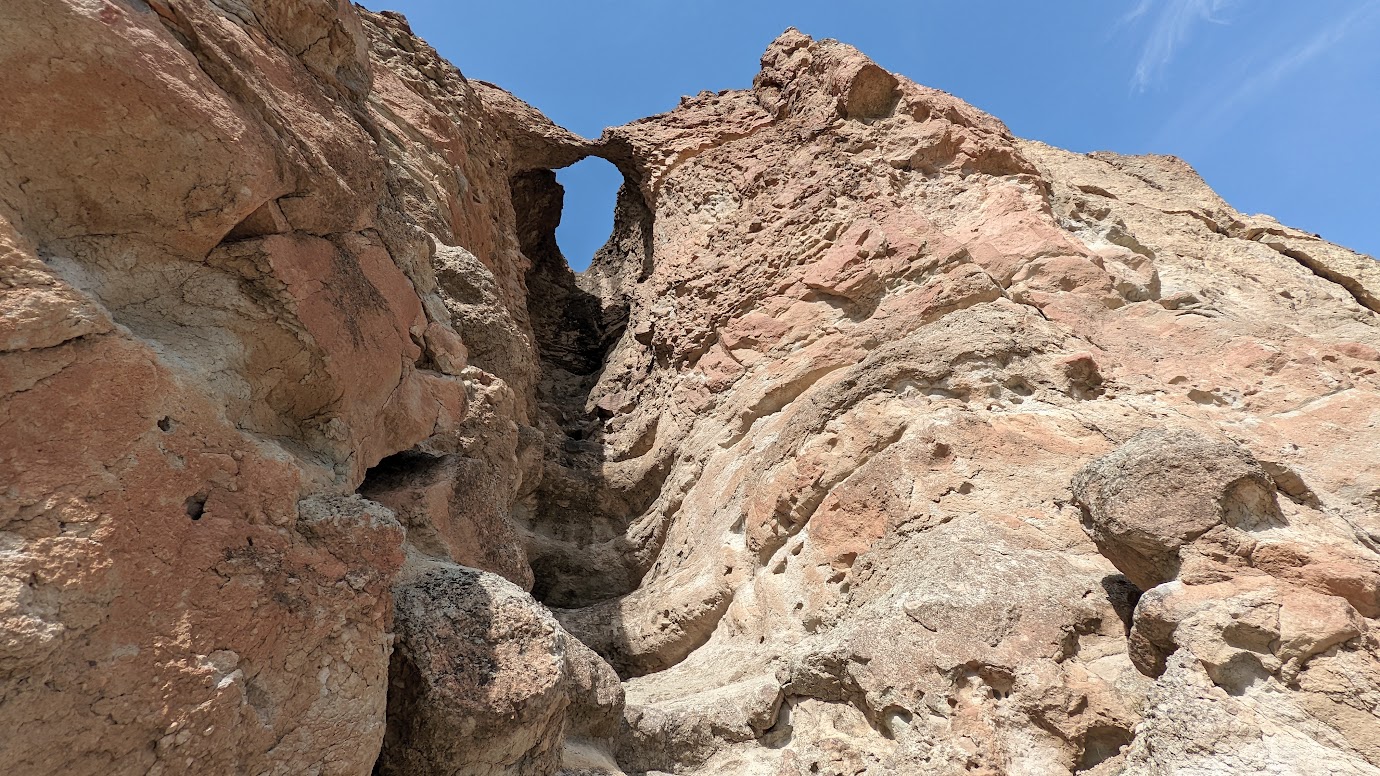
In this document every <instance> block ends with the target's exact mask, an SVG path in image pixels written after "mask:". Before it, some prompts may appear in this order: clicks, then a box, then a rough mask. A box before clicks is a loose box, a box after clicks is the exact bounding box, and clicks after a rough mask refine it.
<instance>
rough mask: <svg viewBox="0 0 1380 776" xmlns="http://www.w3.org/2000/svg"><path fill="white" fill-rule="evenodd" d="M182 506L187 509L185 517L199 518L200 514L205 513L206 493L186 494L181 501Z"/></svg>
mask: <svg viewBox="0 0 1380 776" xmlns="http://www.w3.org/2000/svg"><path fill="white" fill-rule="evenodd" d="M183 507H185V508H186V510H187V517H190V518H191V519H193V520H200V519H201V516H202V515H204V514H206V494H205V493H197V494H196V495H193V496H188V497H187V500H186V502H184V503H183Z"/></svg>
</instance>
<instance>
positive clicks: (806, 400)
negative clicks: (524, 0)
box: [0, 0, 1380, 776]
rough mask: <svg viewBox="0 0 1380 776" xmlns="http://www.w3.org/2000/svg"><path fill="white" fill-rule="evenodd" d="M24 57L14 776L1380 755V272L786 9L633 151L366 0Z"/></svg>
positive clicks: (122, 5) (8, 421) (8, 461)
mask: <svg viewBox="0 0 1380 776" xmlns="http://www.w3.org/2000/svg"><path fill="white" fill-rule="evenodd" d="M0 66H3V67H4V70H5V72H7V73H10V74H11V83H10V84H9V85H8V86H9V88H7V89H6V90H5V93H4V96H3V97H0V395H3V399H0V428H3V430H4V433H3V436H2V437H0V621H3V623H4V638H3V639H0V726H3V728H4V730H6V731H7V734H6V735H5V736H0V758H3V760H4V761H5V762H6V763H7V767H8V768H9V769H10V770H11V771H12V772H15V773H18V774H25V775H26V776H27V775H28V774H97V773H99V774H109V773H121V774H123V773H131V774H132V773H185V772H197V773H265V774H270V773H271V774H298V773H314V774H322V775H324V774H368V773H371V772H373V773H380V774H394V773H396V774H403V773H406V774H431V773H435V774H554V773H565V774H569V775H571V776H574V775H575V774H618V773H626V774H643V773H674V774H713V773H733V774H763V775H764V776H788V775H792V774H858V773H871V774H892V773H933V774H960V773H962V774H972V773H988V774H1058V773H1067V774H1073V773H1088V774H1097V775H1098V776H1107V775H1108V774H1117V773H1126V774H1140V773H1156V774H1160V773H1163V774H1205V773H1221V774H1236V773H1255V772H1282V773H1302V774H1313V773H1316V774H1337V773H1348V774H1369V773H1380V745H1377V741H1380V716H1377V714H1378V712H1377V708H1380V706H1378V705H1377V704H1380V651H1378V650H1380V647H1378V646H1377V642H1376V639H1375V635H1374V632H1373V630H1372V628H1373V627H1374V625H1375V623H1376V618H1377V617H1380V554H1377V551H1378V550H1380V546H1378V545H1377V543H1378V542H1380V445H1376V444H1375V443H1374V441H1373V437H1374V434H1375V432H1376V430H1377V428H1376V426H1377V422H1380V375H1377V370H1380V365H1378V364H1380V273H1377V270H1376V268H1375V264H1374V262H1373V260H1372V259H1370V258H1369V257H1364V256H1359V255H1357V254H1353V253H1351V252H1349V251H1346V250H1345V249H1343V248H1340V247H1338V246H1335V245H1331V244H1328V243H1326V242H1324V241H1322V240H1320V239H1318V238H1316V237H1314V236H1311V235H1307V234H1305V233H1302V232H1299V231H1296V230H1293V229H1290V228H1287V227H1284V226H1281V225H1280V224H1278V223H1276V222H1275V221H1273V220H1272V219H1269V218H1267V217H1263V216H1246V215H1243V214H1241V213H1238V212H1236V211H1235V210H1233V209H1232V208H1231V207H1230V206H1228V205H1227V204H1226V203H1224V202H1223V201H1222V200H1221V199H1219V198H1218V197H1217V196H1216V195H1214V194H1213V193H1212V191H1211V190H1210V189H1209V188H1208V187H1207V186H1206V184H1204V183H1203V181H1202V180H1201V179H1199V178H1198V176H1197V175H1196V174H1195V173H1193V171H1192V170H1191V169H1190V168H1188V167H1187V166H1186V165H1185V164H1184V163H1182V162H1180V161H1179V160H1177V159H1173V158H1169V157H1122V156H1117V155H1114V154H1103V153H1098V154H1091V155H1077V154H1072V153H1069V152H1066V151H1061V150H1058V149H1054V148H1050V147H1048V146H1045V145H1042V144H1039V143H1034V142H1029V141H1023V140H1020V139H1017V138H1015V137H1013V136H1012V135H1011V134H1010V132H1009V131H1008V130H1007V129H1006V127H1005V126H1003V125H1002V124H1001V123H1000V122H999V121H998V120H996V119H994V118H992V117H991V116H987V115H985V114H983V113H981V112H980V111H977V110H975V109H974V108H972V107H971V106H968V105H966V104H965V103H963V102H961V101H959V100H958V99H956V98H954V97H951V96H949V95H947V94H944V93H942V92H938V91H935V90H932V89H927V88H925V87H921V86H918V85H916V84H913V83H911V82H909V81H907V80H905V79H903V78H900V77H898V76H895V75H892V74H890V73H887V72H886V71H884V70H882V69H881V68H879V67H878V66H877V65H875V64H874V63H872V62H871V61H869V60H868V59H867V58H866V57H865V56H863V55H862V54H860V53H859V52H857V51H855V50H853V49H851V48H849V47H847V46H845V45H842V44H839V43H836V42H833V41H816V40H812V39H810V38H808V37H806V36H805V35H802V34H800V33H798V32H795V31H793V30H792V31H788V32H787V33H785V34H784V35H782V36H781V37H780V38H779V39H778V40H776V41H775V42H774V43H772V45H771V46H770V47H769V48H768V50H767V52H766V54H765V55H764V56H763V59H762V70H761V73H760V74H759V75H758V77H757V78H756V80H755V82H754V84H753V87H752V88H751V89H747V90H742V91H728V92H722V93H718V94H713V93H703V94H700V95H698V96H696V97H689V98H686V99H684V100H683V101H682V103H681V105H680V106H679V107H677V108H676V109H675V110H674V111H671V112H669V113H667V114H663V115H660V116H654V117H651V118H648V119H644V120H641V121H637V122H634V123H632V124H629V125H626V126H623V127H618V128H614V129H611V130H608V131H607V132H606V133H605V134H604V135H603V137H601V138H600V139H599V140H597V141H589V140H585V139H582V138H579V137H577V136H575V135H573V134H570V133H568V132H566V131H564V130H562V129H560V128H559V127H556V126H554V125H553V124H551V123H550V122H549V121H547V120H546V119H545V118H544V117H542V116H541V115H540V114H539V113H537V112H536V111H535V110H533V109H532V108H530V107H528V106H526V105H524V104H522V103H521V102H519V101H518V100H516V99H515V98H513V97H512V96H511V95H508V94H507V93H505V92H503V91H502V90H500V89H498V88H497V87H494V86H491V85H488V84H484V83H480V82H472V81H467V80H466V79H464V78H463V76H461V75H460V74H459V72H458V71H456V70H455V69H454V68H453V67H451V66H450V65H449V64H447V63H445V62H444V61H443V60H441V59H440V58H439V57H438V56H437V55H436V53H435V52H434V51H433V50H431V49H430V48H429V47H427V46H426V44H424V43H423V42H421V41H420V40H418V39H417V38H415V37H414V36H413V35H412V33H411V31H410V30H409V29H408V27H407V25H406V23H405V22H404V21H403V20H402V18H401V17H399V16H397V15H393V14H372V13H369V12H367V11H364V10H361V9H358V8H356V7H352V6H349V5H348V4H346V3H344V2H337V1H336V0H235V1H233V2H232V1H231V0H148V2H127V1H126V0H94V1H89V0H81V1H78V0H61V1H59V2H51V1H50V2H39V0H17V1H14V2H10V3H7V4H5V5H4V7H3V8H2V9H0ZM589 155H598V156H601V157H603V158H605V159H608V160H609V161H611V162H613V163H614V164H615V165H617V166H618V168H619V169H620V170H621V171H622V172H623V174H624V176H625V179H626V183H625V185H624V187H623V189H622V191H621V192H620V195H619V201H618V204H617V207H616V212H615V226H614V233H613V235H612V236H611V239H610V241H609V243H608V244H607V245H606V246H605V248H604V249H603V250H602V251H601V252H600V253H599V255H598V256H597V257H596V259H595V263H594V265H593V266H592V268H591V269H590V270H589V271H588V272H585V273H583V274H581V275H578V276H577V275H575V274H574V273H572V272H571V271H570V270H569V268H568V267H567V266H566V263H565V261H564V259H563V257H562V256H561V253H560V249H559V246H558V245H557V244H556V242H555V234H554V233H555V227H556V225H557V224H558V223H559V218H560V206H561V200H562V192H561V189H560V186H559V184H557V183H556V181H555V178H554V175H553V174H552V170H554V169H556V168H559V167H562V166H565V165H568V164H571V163H573V162H574V161H576V160H578V159H580V158H583V157H585V156H589ZM620 678H621V681H620Z"/></svg>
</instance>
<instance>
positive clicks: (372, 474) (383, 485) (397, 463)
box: [359, 450, 442, 498]
mask: <svg viewBox="0 0 1380 776" xmlns="http://www.w3.org/2000/svg"><path fill="white" fill-rule="evenodd" d="M441 462H442V456H439V455H432V454H430V453H424V452H421V451H420V450H404V451H402V452H401V453H394V454H392V455H390V456H388V457H386V458H384V459H383V460H381V461H379V462H378V463H376V464H374V465H373V466H371V467H369V470H368V471H366V472H365V473H364V481H363V482H361V483H360V484H359V493H360V494H361V495H363V496H364V497H366V498H367V497H368V496H369V494H370V493H371V492H378V491H380V490H388V489H389V488H393V487H397V486H398V485H400V484H402V483H404V482H406V481H407V480H409V479H411V478H412V477H414V476H416V475H418V474H421V473H425V472H427V471H430V470H431V469H432V468H433V467H435V466H437V465H439V464H440V463H441Z"/></svg>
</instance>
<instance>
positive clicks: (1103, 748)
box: [1076, 725, 1134, 773]
mask: <svg viewBox="0 0 1380 776" xmlns="http://www.w3.org/2000/svg"><path fill="white" fill-rule="evenodd" d="M1132 738H1134V736H1133V735H1132V734H1131V731H1129V730H1123V729H1122V728H1119V727H1115V726H1112V725H1094V726H1093V727H1091V728H1088V733H1087V735H1086V736H1085V737H1084V738H1083V754H1082V756H1081V757H1079V762H1078V770H1077V771H1076V772H1077V773H1084V772H1086V771H1089V770H1091V769H1093V768H1095V767H1097V766H1098V765H1101V764H1102V763H1104V762H1106V761H1107V760H1110V759H1112V758H1113V757H1116V756H1117V755H1118V754H1121V750H1122V749H1125V748H1126V746H1127V745H1128V744H1130V743H1131V740H1132Z"/></svg>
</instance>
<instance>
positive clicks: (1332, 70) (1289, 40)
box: [365, 0, 1380, 268]
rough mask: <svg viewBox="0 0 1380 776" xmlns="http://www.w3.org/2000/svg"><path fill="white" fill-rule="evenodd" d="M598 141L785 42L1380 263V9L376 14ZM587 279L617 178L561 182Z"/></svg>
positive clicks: (871, 2) (762, 5)
mask: <svg viewBox="0 0 1380 776" xmlns="http://www.w3.org/2000/svg"><path fill="white" fill-rule="evenodd" d="M365 5H367V6H368V7H370V8H373V9H375V10H384V9H388V10H396V11H401V12H402V13H404V14H406V15H407V17H408V19H409V20H410V21H411V23H412V28H413V31H414V32H416V33H417V34H418V35H420V36H421V37H423V38H425V39H426V40H427V41H428V42H430V43H431V44H432V45H433V46H435V47H436V48H437V50H439V51H440V52H441V54H442V55H444V56H446V57H447V58H449V59H450V60H451V61H452V62H454V63H455V64H456V65H457V66H459V68H460V70H461V71H462V72H464V73H465V75H467V76H469V77H471V78H479V79H483V80H486V81H492V82H494V83H497V84H498V85H500V86H502V87H504V88H505V89H508V90H509V91H511V92H513V93H514V94H516V95H517V96H519V97H521V98H522V99H524V100H526V101H527V102H529V103H531V104H532V105H534V106H535V107H537V108H538V109H540V110H541V111H543V112H544V113H546V114H547V115H548V116H550V117H551V118H552V119H553V120H555V121H556V122H557V123H559V124H561V125H563V126H565V127H568V128H569V129H571V130H574V131H576V132H578V133H580V134H582V135H585V136H587V137H596V136H598V134H599V132H600V131H601V130H602V129H603V128H604V127H606V126H612V125H617V124H622V123H625V122H628V121H631V120H633V119H637V118H641V117H643V116H648V115H651V114H654V113H660V112H663V111H666V110H670V109H671V108H673V107H675V105H676V102H677V101H678V100H679V98H680V96H681V95H683V94H695V93H698V92H700V91H702V90H705V89H710V90H718V89H725V88H745V87H747V86H749V85H750V84H751V83H752V77H753V76H754V75H755V74H756V72H757V68H758V59H759V57H760V56H761V53H762V50H763V49H764V48H765V47H766V45H767V44H768V43H769V42H770V41H771V40H772V39H773V38H775V37H776V36H777V35H778V34H779V33H780V32H781V31H782V30H784V29H785V28H786V27H788V26H795V27H798V28H800V29H801V30H802V31H804V32H806V33H808V34H810V35H812V36H814V37H817V38H825V37H829V38H837V39H839V40H842V41H844V42H845V43H850V44H852V45H854V46H857V47H858V48H860V49H862V50H863V51H864V52H865V53H867V54H868V55H869V56H871V57H872V58H873V59H874V60H876V61H877V62H878V63H879V64H881V65H882V66H883V67H885V68H887V69H889V70H892V71H895V72H898V73H901V74H903V75H905V76H907V77H909V78H911V79H912V80H914V81H917V82H919V83H923V84H926V85H929V86H933V87H936V88H939V89H944V90H945V91H948V92H952V93H953V94H955V95H957V96H959V97H961V98H963V99H965V100H967V101H968V102H971V103H973V104H974V105H976V106H978V107H979V108H982V109H983V110H986V111H988V112H990V113H992V114H994V115H996V116H997V117H998V118H1001V119H1002V120H1003V121H1005V122H1006V123H1007V125H1008V126H1010V127H1011V129H1012V131H1014V132H1015V133H1016V134H1017V135H1020V136H1022V137H1028V138H1035V139H1038V140H1043V141H1045V142H1047V143H1051V144H1053V145H1057V146H1061V147H1063V148H1068V149H1071V150H1075V151H1094V150H1104V149H1105V150H1111V151H1118V152H1121V153H1132V154H1134V153H1166V154H1175V155H1177V156H1180V157H1183V158H1184V159H1186V160H1188V162H1189V163H1191V164H1192V165H1193V166H1194V167H1196V168H1197V169H1198V171H1199V172H1200V173H1202V174H1203V176H1204V177H1205V178H1206V179H1207V181H1208V183H1209V184H1211V185H1212V186H1213V187H1214V188H1215V189H1217V191H1218V192H1219V193H1220V194H1221V195H1222V196H1223V197H1225V198H1226V200H1227V201H1228V202H1230V203H1231V204H1232V205H1233V206H1235V207H1236V208H1237V209H1238V210H1242V211H1244V212H1247V213H1269V214H1270V215H1273V216H1275V217H1276V218H1279V219H1280V220H1281V221H1283V222H1284V223H1286V224H1289V225H1291V226H1295V227H1298V228H1300V229H1306V230H1308V231H1311V232H1316V233H1319V234H1321V235H1322V236H1323V237H1325V238H1327V239H1329V240H1332V241H1334V242H1338V243H1341V244H1342V245H1346V246H1348V247H1350V248H1353V249H1356V250H1359V251H1362V252H1364V253H1369V254H1371V255H1372V256H1380V0H1304V1H1302V2H1301V1H1300V0H1062V1H1061V2H1057V3H1044V2H1030V0H1019V1H1018V0H1005V1H1004V2H998V1H997V0H893V1H892V2H878V1H876V0H850V1H849V2H839V1H838V0H832V1H820V0H795V2H753V1H752V0H736V1H733V2H729V1H728V0H680V1H679V2H672V1H671V0H601V1H599V2H569V1H568V0H567V1H566V2H554V1H553V0H546V1H543V2H538V1H537V0H505V1H504V2H489V3H458V2H455V0H366V2H365ZM558 176H559V177H560V179H561V181H562V183H564V184H565V186H566V207H565V213H564V217H563V219H562V223H561V228H560V230H559V231H558V233H557V236H558V239H559V241H560V244H561V247H562V250H563V251H564V252H565V254H566V255H567V257H568V258H569V259H570V262H571V264H572V265H574V266H575V267H576V268H583V266H584V265H586V264H587V263H588V261H589V257H590V255H592V254H593V252H594V250H595V249H596V248H597V247H598V246H599V245H600V244H602V243H603V241H604V240H605V238H607V237H608V233H609V228H610V224H611V219H612V205H613V192H614V191H615V190H616V188H617V183H618V178H617V174H616V173H615V172H614V171H613V170H612V168H611V167H610V166H609V165H608V164H607V163H605V162H602V161H600V160H587V161H585V162H581V163H580V164H578V165H576V166H575V167H572V168H569V169H567V170H564V171H561V172H559V173H558Z"/></svg>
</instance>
